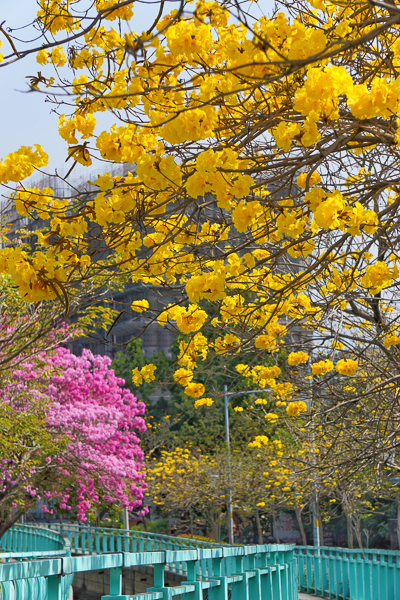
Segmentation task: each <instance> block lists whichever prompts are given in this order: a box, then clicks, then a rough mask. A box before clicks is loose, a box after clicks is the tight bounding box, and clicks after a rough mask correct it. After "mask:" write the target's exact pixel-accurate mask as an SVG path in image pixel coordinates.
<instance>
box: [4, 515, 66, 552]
mask: <svg viewBox="0 0 400 600" xmlns="http://www.w3.org/2000/svg"><path fill="white" fill-rule="evenodd" d="M69 552H70V543H69V541H68V539H67V538H65V537H64V536H63V535H62V533H61V532H58V531H53V530H51V529H49V528H48V527H40V526H32V525H20V524H17V525H14V527H12V528H11V529H9V530H8V531H7V532H6V533H5V534H4V535H3V536H2V537H1V539H0V558H2V559H9V558H13V557H15V556H18V557H20V558H30V557H31V558H34V557H35V556H62V555H65V554H68V553H69Z"/></svg>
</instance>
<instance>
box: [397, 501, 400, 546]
mask: <svg viewBox="0 0 400 600" xmlns="http://www.w3.org/2000/svg"><path fill="white" fill-rule="evenodd" d="M397 543H398V544H399V550H400V497H399V498H397Z"/></svg>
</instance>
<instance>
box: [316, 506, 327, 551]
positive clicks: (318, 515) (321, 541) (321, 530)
mask: <svg viewBox="0 0 400 600" xmlns="http://www.w3.org/2000/svg"><path fill="white" fill-rule="evenodd" d="M315 516H316V518H317V519H318V523H319V545H320V546H325V540H324V528H323V525H322V519H321V513H320V510H319V502H318V499H317V501H316V502H315Z"/></svg>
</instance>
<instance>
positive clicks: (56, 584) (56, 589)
mask: <svg viewBox="0 0 400 600" xmlns="http://www.w3.org/2000/svg"><path fill="white" fill-rule="evenodd" d="M47 600H61V575H51V576H50V577H48V578H47Z"/></svg>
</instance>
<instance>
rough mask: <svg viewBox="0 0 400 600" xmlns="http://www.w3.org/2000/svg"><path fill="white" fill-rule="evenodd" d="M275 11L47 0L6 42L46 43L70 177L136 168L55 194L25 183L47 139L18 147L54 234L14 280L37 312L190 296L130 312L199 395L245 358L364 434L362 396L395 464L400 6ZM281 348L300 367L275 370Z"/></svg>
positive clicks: (286, 391)
mask: <svg viewBox="0 0 400 600" xmlns="http://www.w3.org/2000/svg"><path fill="white" fill-rule="evenodd" d="M278 4H279V5H280V7H281V10H278V11H276V12H274V13H273V14H271V15H270V16H262V17H259V16H258V15H259V13H258V11H257V10H256V8H255V5H254V6H253V9H252V7H250V9H249V12H244V11H243V10H242V8H241V5H240V4H239V5H236V4H233V3H231V2H230V1H229V0H220V1H213V0H210V1H205V0H198V2H196V3H195V4H194V3H192V2H187V1H185V0H182V1H181V2H180V3H179V5H178V6H177V8H175V9H174V10H172V11H170V12H169V11H168V7H167V5H165V4H164V3H163V2H160V3H159V6H158V8H159V12H158V14H157V16H156V18H155V20H153V21H151V22H149V23H148V26H146V29H145V31H144V32H137V31H134V30H133V27H134V23H135V21H134V18H135V17H134V12H135V5H134V2H133V0H132V1H130V0H125V1H124V2H116V1H115V0H95V2H91V1H86V0H77V1H72V0H63V1H62V2H61V1H59V0H40V2H39V11H38V14H37V20H36V22H35V27H36V30H37V29H38V30H39V31H40V35H39V40H38V37H37V35H36V34H35V36H34V39H35V41H34V42H32V43H31V42H29V43H27V44H26V45H23V44H22V42H21V41H20V40H19V39H17V38H15V39H14V38H13V37H12V33H11V34H9V33H7V35H6V36H4V37H3V39H2V41H3V46H4V48H5V50H4V48H3V50H4V55H2V56H1V59H2V63H1V68H7V69H12V68H13V64H14V63H15V61H16V60H23V59H24V57H25V56H27V55H29V54H35V55H36V57H37V61H38V63H39V65H40V72H39V73H38V74H33V75H32V76H31V78H30V82H31V89H32V90H33V91H34V90H37V92H42V93H44V96H46V98H47V99H49V100H50V101H53V102H54V106H55V108H56V110H57V111H58V113H59V135H60V136H61V138H62V139H63V140H64V141H65V143H66V156H67V158H68V160H69V164H71V169H70V170H72V169H73V168H74V167H75V165H76V164H79V165H82V166H84V167H88V166H90V165H91V164H92V163H93V162H95V161H99V160H101V161H102V164H104V163H106V164H107V163H108V164H110V166H111V165H112V164H114V163H122V164H126V165H130V166H129V167H127V168H126V170H124V173H125V174H124V175H118V176H112V175H111V174H110V173H105V174H103V175H99V176H98V177H97V178H96V179H95V180H94V181H91V182H90V185H91V188H90V189H91V190H92V192H91V193H88V192H85V193H84V194H82V193H80V192H79V190H77V189H76V188H75V187H74V186H72V185H71V186H70V193H69V194H67V195H66V196H65V197H62V198H59V197H56V196H55V195H54V193H53V190H52V188H50V187H49V188H45V189H42V190H39V189H37V188H32V187H30V186H29V184H27V183H26V181H25V180H26V178H27V177H28V176H30V175H32V174H33V173H34V172H35V170H37V169H40V170H43V169H45V168H46V164H47V160H48V157H47V154H46V152H45V150H44V149H42V148H40V147H39V146H34V147H33V148H29V147H22V148H20V149H16V150H15V152H13V153H11V154H10V155H8V156H6V157H4V158H3V160H2V161H1V162H0V183H2V184H3V185H5V186H8V188H10V189H11V190H13V191H15V190H14V188H15V184H16V183H17V182H22V187H21V188H20V189H19V190H18V191H17V192H16V194H15V198H14V202H15V207H16V210H17V211H18V212H19V214H20V215H21V216H23V217H26V218H28V219H30V218H32V219H33V218H41V219H43V220H44V221H45V222H46V223H47V226H46V227H45V228H44V229H42V230H41V231H39V232H37V244H36V245H35V247H34V248H31V247H29V245H28V244H25V245H23V244H22V245H20V244H14V243H12V242H11V241H10V243H7V244H5V246H4V247H3V248H1V250H0V272H1V273H4V274H7V275H8V276H10V277H11V278H12V279H13V281H14V283H15V286H16V287H17V288H18V290H19V293H20V294H21V296H22V297H23V298H24V299H25V300H26V301H27V302H31V303H38V302H44V301H45V302H47V301H54V302H60V303H61V304H63V306H64V309H65V311H66V312H67V313H68V311H69V306H70V303H71V299H74V298H75V297H76V296H77V295H78V293H79V290H80V289H81V286H82V284H83V283H84V282H90V281H93V282H96V284H97V285H100V284H101V282H102V281H103V282H107V283H108V282H109V281H110V280H113V279H114V278H118V277H123V278H125V280H130V281H132V282H142V283H144V284H146V285H148V286H158V288H163V289H165V290H173V292H174V294H175V293H176V298H178V299H177V300H176V302H175V303H171V304H170V306H168V307H166V308H165V309H163V310H161V309H157V310H156V309H155V308H154V307H147V306H146V305H145V304H144V303H141V304H139V305H137V306H132V310H133V311H135V312H137V311H138V310H139V312H140V311H142V310H146V311H147V313H148V314H149V319H150V322H151V321H156V320H157V321H158V322H159V323H160V324H161V325H167V324H171V323H172V324H173V325H174V326H175V327H176V328H177V329H178V330H179V331H180V332H181V333H182V334H183V335H184V336H186V337H185V339H184V341H182V342H181V344H182V345H181V348H180V354H179V357H178V361H177V362H178V364H177V367H176V375H175V380H176V381H177V382H179V383H181V384H182V386H183V389H184V390H185V392H186V394H187V395H188V396H189V397H191V398H193V401H194V402H197V405H198V406H202V405H209V404H210V402H211V401H212V400H213V399H212V397H211V395H210V394H209V393H208V392H207V381H205V382H203V381H199V380H198V373H199V372H200V370H202V369H205V367H206V366H207V365H209V366H210V367H211V368H212V364H213V360H214V359H215V357H216V356H224V355H227V354H240V356H241V358H242V360H243V364H242V367H241V370H240V371H237V372H236V375H235V376H236V378H237V380H238V381H242V382H243V378H245V381H248V382H249V383H251V384H252V386H253V388H258V389H260V388H268V389H270V390H272V394H273V397H274V399H275V401H276V404H277V405H278V403H279V405H278V409H279V410H280V411H281V412H283V410H284V409H285V412H286V414H287V415H288V416H290V417H291V418H298V417H301V415H302V414H303V413H306V412H307V406H311V405H312V408H313V409H314V412H315V413H316V414H318V415H321V419H322V422H326V419H327V418H328V417H326V418H325V417H324V415H325V416H326V415H327V406H328V405H329V407H330V408H332V406H334V408H335V410H336V408H338V407H339V408H340V411H339V413H338V414H339V417H338V418H339V420H338V421H337V422H338V423H339V422H340V423H343V422H344V420H346V419H347V420H349V419H350V421H349V422H350V425H351V427H352V426H353V423H352V421H356V419H352V418H350V417H349V413H347V412H346V411H347V410H348V411H350V413H351V412H352V411H353V409H354V407H355V406H357V404H358V403H359V402H361V403H363V402H365V406H368V414H367V411H364V414H365V418H366V419H367V420H366V421H362V420H358V421H357V424H356V426H357V428H359V429H357V431H358V433H360V432H361V431H362V432H364V431H365V430H367V431H368V432H370V431H373V432H374V433H373V434H371V436H372V437H371V436H370V438H368V436H365V438H364V437H363V438H362V439H363V440H365V443H367V439H369V441H370V442H371V440H372V442H373V444H374V446H373V448H375V449H377V450H376V452H375V451H374V452H371V451H370V452H367V453H366V454H365V453H364V448H363V445H362V444H361V445H360V446H359V449H360V451H359V454H358V456H359V458H360V459H362V460H364V458H365V460H371V461H381V462H382V461H385V460H386V459H385V456H386V454H387V453H388V452H389V454H390V456H393V452H394V455H395V458H394V461H393V465H394V466H393V468H399V464H400V463H399V462H398V461H397V458H396V448H397V441H396V440H397V439H398V436H399V435H400V431H399V427H398V424H397V422H398V419H397V416H396V415H398V414H399V413H398V411H397V408H396V402H397V396H396V389H397V387H396V386H397V381H398V377H399V375H398V372H399V356H398V346H399V345H400V332H399V329H398V328H399V323H398V306H399V305H398V301H399V299H400V298H399V294H398V286H399V269H398V262H399V245H398V234H397V230H398V207H399V204H400V187H399V184H398V182H399V172H398V164H399V163H398V160H399V156H398V154H399V144H400V137H399V134H398V123H399V122H398V106H399V101H400V79H399V77H398V69H399V63H400V34H399V27H398V26H399V23H400V11H399V9H398V7H397V6H396V5H393V6H392V4H386V3H382V2H378V1H377V0H369V1H368V2H361V3H360V2H358V1H357V2H356V1H355V0H349V1H348V2H345V3H343V2H341V1H339V0H318V1H317V0H310V1H300V0H294V1H291V2H288V1H285V0H281V1H280V2H278ZM21 25H24V23H21ZM102 113H109V114H110V115H112V117H113V120H114V121H115V122H114V124H113V125H112V126H111V127H108V128H105V129H104V128H103V127H102V126H101V121H102V119H101V115H102ZM66 183H67V184H68V177H67V178H66ZM205 302H207V303H208V304H209V305H211V306H212V307H213V310H212V316H208V315H209V314H210V313H209V312H206V311H205V310H204V303H205ZM208 326H211V327H213V328H215V335H214V336H213V337H212V339H209V338H208V337H207V335H206V333H205V332H206V327H208ZM285 346H289V348H288V353H289V354H290V359H289V366H290V367H291V368H292V369H293V370H294V374H293V377H291V378H290V377H289V378H287V377H284V376H283V374H282V371H281V369H280V368H279V366H278V365H276V366H268V367H266V366H265V360H264V359H265V356H266V355H268V356H269V355H274V354H275V353H278V352H279V350H280V349H282V348H283V347H285ZM311 346H313V355H312V358H311V361H310V362H311V363H312V364H311V367H310V372H308V370H307V369H308V367H307V366H306V356H305V354H310V347H311ZM183 370H184V371H183ZM153 375H154V373H153V372H152V371H151V369H148V368H146V371H145V372H142V371H141V372H137V373H136V374H135V377H136V379H137V382H138V384H139V383H140V381H141V380H144V381H151V379H152V377H153ZM308 377H313V378H314V383H313V385H312V386H310V385H309V382H308V380H307V379H305V378H308ZM351 378H355V379H356V380H357V381H358V382H359V383H360V386H361V387H360V386H357V385H355V386H353V385H351ZM345 381H349V382H350V383H349V384H346V383H344V382H345ZM231 382H232V384H233V383H235V381H234V378H233V376H232V378H231ZM360 389H362V397H361V395H360V394H361V392H360ZM311 390H312V393H311ZM328 397H329V398H330V400H329V403H327V398H328ZM367 398H370V400H369V403H368V402H367V400H366V399H367ZM382 399H384V401H383V400H382ZM330 408H329V410H330ZM371 411H372V412H371ZM356 412H357V411H356ZM274 414H275V412H272V411H271V415H274ZM357 414H358V413H357ZM371 415H373V417H372V424H371ZM388 415H391V417H390V419H389V421H390V428H389V430H388V429H387V428H385V426H384V424H385V423H387V422H388ZM393 415H394V416H393ZM392 416H393V418H392ZM270 418H271V419H274V418H275V417H273V416H272V417H270ZM285 418H286V417H285ZM324 418H325V421H324ZM346 423H347V421H346ZM372 425H373V426H372ZM351 427H350V429H351ZM351 431H353V429H351ZM388 431H390V435H388ZM343 435H344V434H343ZM329 443H330V442H329ZM352 456H353V458H354V453H353V454H352Z"/></svg>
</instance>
